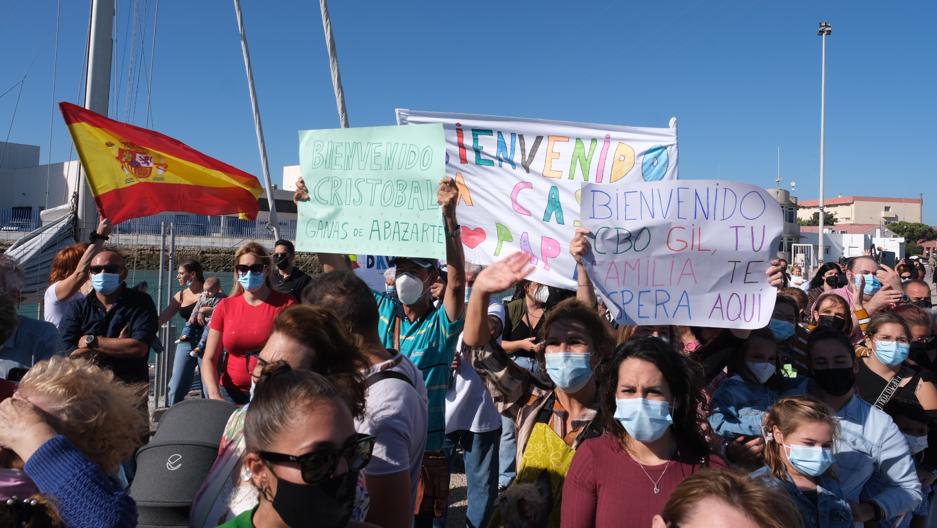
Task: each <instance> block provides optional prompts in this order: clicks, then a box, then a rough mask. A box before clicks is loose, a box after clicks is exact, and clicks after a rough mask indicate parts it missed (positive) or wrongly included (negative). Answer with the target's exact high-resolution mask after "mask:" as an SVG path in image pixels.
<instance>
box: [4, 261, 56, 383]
mask: <svg viewBox="0 0 937 528" xmlns="http://www.w3.org/2000/svg"><path fill="white" fill-rule="evenodd" d="M23 283H24V275H23V269H22V268H20V267H19V264H17V262H16V261H15V260H13V259H12V258H10V257H8V256H6V255H0V295H6V296H8V297H10V298H12V299H13V302H14V303H17V304H19V301H20V298H21V296H22V289H23ZM61 352H62V339H61V338H60V337H59V331H58V330H57V329H56V328H55V326H54V325H53V324H52V323H47V322H45V321H38V320H36V319H33V318H31V317H25V316H22V315H17V316H16V326H15V327H14V328H13V329H12V332H11V333H10V334H9V336H8V337H7V339H6V340H5V341H4V342H3V346H2V347H0V378H4V379H7V378H9V377H10V375H11V371H13V372H12V374H14V377H16V378H18V377H20V376H21V374H17V370H14V369H19V372H20V373H22V372H23V371H25V370H26V369H29V368H30V367H31V366H33V365H34V364H36V363H37V362H39V361H42V360H43V359H49V358H50V357H52V356H54V355H55V354H57V353H61Z"/></svg>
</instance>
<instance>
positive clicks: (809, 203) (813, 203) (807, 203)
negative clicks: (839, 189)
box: [799, 196, 923, 207]
mask: <svg viewBox="0 0 937 528" xmlns="http://www.w3.org/2000/svg"><path fill="white" fill-rule="evenodd" d="M854 202H885V203H915V204H919V203H922V202H923V200H921V199H920V198H885V197H881V196H843V197H841V198H826V199H825V200H823V205H824V206H827V205H849V204H851V203H854ZM799 204H800V206H801V207H817V206H819V205H820V200H801V201H800V203H799Z"/></svg>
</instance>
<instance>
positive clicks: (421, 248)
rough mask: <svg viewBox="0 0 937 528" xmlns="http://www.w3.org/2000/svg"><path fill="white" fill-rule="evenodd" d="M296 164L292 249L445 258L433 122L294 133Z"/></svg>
mask: <svg viewBox="0 0 937 528" xmlns="http://www.w3.org/2000/svg"><path fill="white" fill-rule="evenodd" d="M299 165H300V170H301V171H302V176H303V180H304V181H305V182H306V186H307V187H308V188H309V200H308V201H306V202H300V203H299V207H298V213H299V220H298V224H297V228H296V248H297V249H298V250H300V251H320V252H324V253H353V254H356V253H370V254H376V255H394V256H400V257H429V258H445V256H446V235H445V230H444V228H443V223H442V211H441V209H440V207H439V204H438V203H437V201H436V190H437V188H438V186H439V180H440V179H442V178H443V176H444V174H445V168H444V165H445V147H444V144H443V134H442V127H441V126H440V125H438V124H436V125H433V124H430V125H421V126H416V127H402V126H387V127H367V128H345V129H334V130H302V131H300V132H299Z"/></svg>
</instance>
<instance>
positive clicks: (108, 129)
mask: <svg viewBox="0 0 937 528" xmlns="http://www.w3.org/2000/svg"><path fill="white" fill-rule="evenodd" d="M59 107H60V108H61V109H62V115H63V116H64V117H65V123H66V124H67V125H68V130H69V131H70V132H71V134H72V140H73V141H74V142H75V147H76V148H77V149H78V155H79V157H80V158H81V164H82V165H83V166H84V168H85V173H86V174H87V175H88V183H89V185H90V186H91V192H92V193H93V194H94V199H95V201H96V202H97V204H98V210H99V211H100V214H101V216H102V217H105V218H108V219H110V221H111V222H112V223H113V224H115V225H116V224H119V223H120V222H123V221H124V220H128V219H130V218H139V217H141V216H150V215H154V214H157V213H161V212H164V211H178V212H188V213H194V214H202V215H222V214H234V213H238V214H240V215H241V216H242V217H247V218H250V219H254V218H256V217H257V199H258V198H259V197H260V194H261V190H262V189H261V186H260V182H259V181H257V178H255V177H254V176H251V175H250V174H248V173H246V172H244V171H242V170H240V169H236V168H234V167H232V166H231V165H228V164H227V163H223V162H221V161H218V160H216V159H215V158H212V157H210V156H206V155H205V154H202V153H201V152H199V151H197V150H194V149H192V148H191V147H189V146H188V145H186V144H184V143H182V142H181V141H177V140H175V139H173V138H171V137H168V136H165V135H163V134H160V133H159V132H154V131H152V130H147V129H145V128H140V127H136V126H133V125H128V124H127V123H121V122H119V121H114V120H113V119H108V118H107V117H105V116H102V115H101V114H98V113H95V112H92V111H90V110H86V109H84V108H82V107H80V106H76V105H73V104H71V103H59Z"/></svg>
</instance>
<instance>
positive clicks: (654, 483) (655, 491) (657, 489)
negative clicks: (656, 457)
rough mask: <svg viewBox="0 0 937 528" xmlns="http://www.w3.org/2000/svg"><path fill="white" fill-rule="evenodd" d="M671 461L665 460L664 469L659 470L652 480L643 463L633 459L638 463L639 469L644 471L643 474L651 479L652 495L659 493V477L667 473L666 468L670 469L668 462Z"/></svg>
mask: <svg viewBox="0 0 937 528" xmlns="http://www.w3.org/2000/svg"><path fill="white" fill-rule="evenodd" d="M672 462H673V461H672V460H671V461H669V462H667V465H666V466H664V470H663V471H661V472H660V476H659V477H657V480H654V479H652V478H651V475H650V474H649V473H648V472H647V470H646V469H644V464H642V463H640V462H638V461H637V460H635V463H636V464H637V465H638V467H639V468H641V471H643V472H644V476H645V477H647V479H648V480H650V481H651V484H653V485H654V495H660V481H661V479H663V478H664V473H667V470H668V469H670V464H671V463H672Z"/></svg>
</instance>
